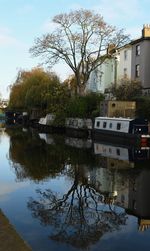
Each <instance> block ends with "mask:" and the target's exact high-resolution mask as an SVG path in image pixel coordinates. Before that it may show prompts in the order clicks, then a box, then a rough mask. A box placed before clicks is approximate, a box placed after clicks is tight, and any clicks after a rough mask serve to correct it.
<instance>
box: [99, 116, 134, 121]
mask: <svg viewBox="0 0 150 251" xmlns="http://www.w3.org/2000/svg"><path fill="white" fill-rule="evenodd" d="M96 119H101V120H114V121H132V120H134V119H131V118H122V117H120V118H115V117H96V118H95V120H96Z"/></svg>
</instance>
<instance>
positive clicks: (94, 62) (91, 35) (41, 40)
mask: <svg viewBox="0 0 150 251" xmlns="http://www.w3.org/2000/svg"><path fill="white" fill-rule="evenodd" d="M52 21H53V23H54V26H56V28H55V30H54V31H52V32H49V33H47V34H44V35H43V36H42V37H38V38H37V39H36V40H35V43H34V45H33V47H32V48H31V49H30V53H31V54H32V55H33V56H35V57H40V58H41V59H42V61H43V63H45V64H46V65H48V66H50V67H51V66H53V65H54V64H56V63H58V62H59V61H62V62H65V64H66V65H68V66H69V67H70V68H71V70H72V71H73V73H74V75H75V79H76V85H77V86H76V92H78V93H80V94H81V93H83V92H84V89H85V87H86V83H87V81H88V79H89V76H90V73H91V72H92V71H93V70H94V69H96V68H97V67H98V66H99V65H101V64H102V63H103V62H104V61H105V59H106V57H107V55H106V49H107V47H108V44H115V46H116V47H118V46H121V45H123V44H125V43H127V42H128V39H129V36H128V35H125V34H124V31H123V29H121V30H118V29H116V27H113V26H111V25H108V24H107V23H106V22H105V21H104V20H103V17H102V16H101V15H100V14H95V13H94V12H92V11H90V10H84V9H80V10H76V11H71V12H70V13H64V14H59V15H56V16H54V18H53V20H52Z"/></svg>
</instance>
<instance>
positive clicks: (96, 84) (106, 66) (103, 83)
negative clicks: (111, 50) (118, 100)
mask: <svg viewBox="0 0 150 251" xmlns="http://www.w3.org/2000/svg"><path fill="white" fill-rule="evenodd" d="M114 79H115V57H111V58H108V59H106V60H105V62H104V63H102V64H101V65H100V66H98V67H97V68H96V69H95V70H94V71H93V72H92V73H91V75H90V78H89V80H88V83H87V86H86V92H88V91H93V92H99V93H104V92H105V89H107V88H108V87H109V86H110V85H111V83H114Z"/></svg>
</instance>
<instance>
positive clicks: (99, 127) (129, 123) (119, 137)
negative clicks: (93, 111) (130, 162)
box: [92, 117, 150, 146]
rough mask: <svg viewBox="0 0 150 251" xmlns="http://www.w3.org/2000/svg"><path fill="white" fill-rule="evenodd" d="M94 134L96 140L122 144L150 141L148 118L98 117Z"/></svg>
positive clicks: (146, 143) (143, 143) (145, 143)
mask: <svg viewBox="0 0 150 251" xmlns="http://www.w3.org/2000/svg"><path fill="white" fill-rule="evenodd" d="M92 136H93V138H94V139H95V140H100V141H102V140H106V141H109V142H112V143H119V144H122V145H131V144H142V145H143V146H147V145H149V143H150V135H149V132H148V120H147V119H139V118H135V119H132V118H121V117H120V118H115V117H96V118H95V122H94V128H93V132H92Z"/></svg>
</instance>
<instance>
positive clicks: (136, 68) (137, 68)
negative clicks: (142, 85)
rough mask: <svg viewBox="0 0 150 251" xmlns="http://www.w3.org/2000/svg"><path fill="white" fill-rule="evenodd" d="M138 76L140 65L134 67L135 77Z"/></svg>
mask: <svg viewBox="0 0 150 251" xmlns="http://www.w3.org/2000/svg"><path fill="white" fill-rule="evenodd" d="M139 76H140V65H139V64H137V65H136V66H135V77H136V78H138V77H139Z"/></svg>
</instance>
